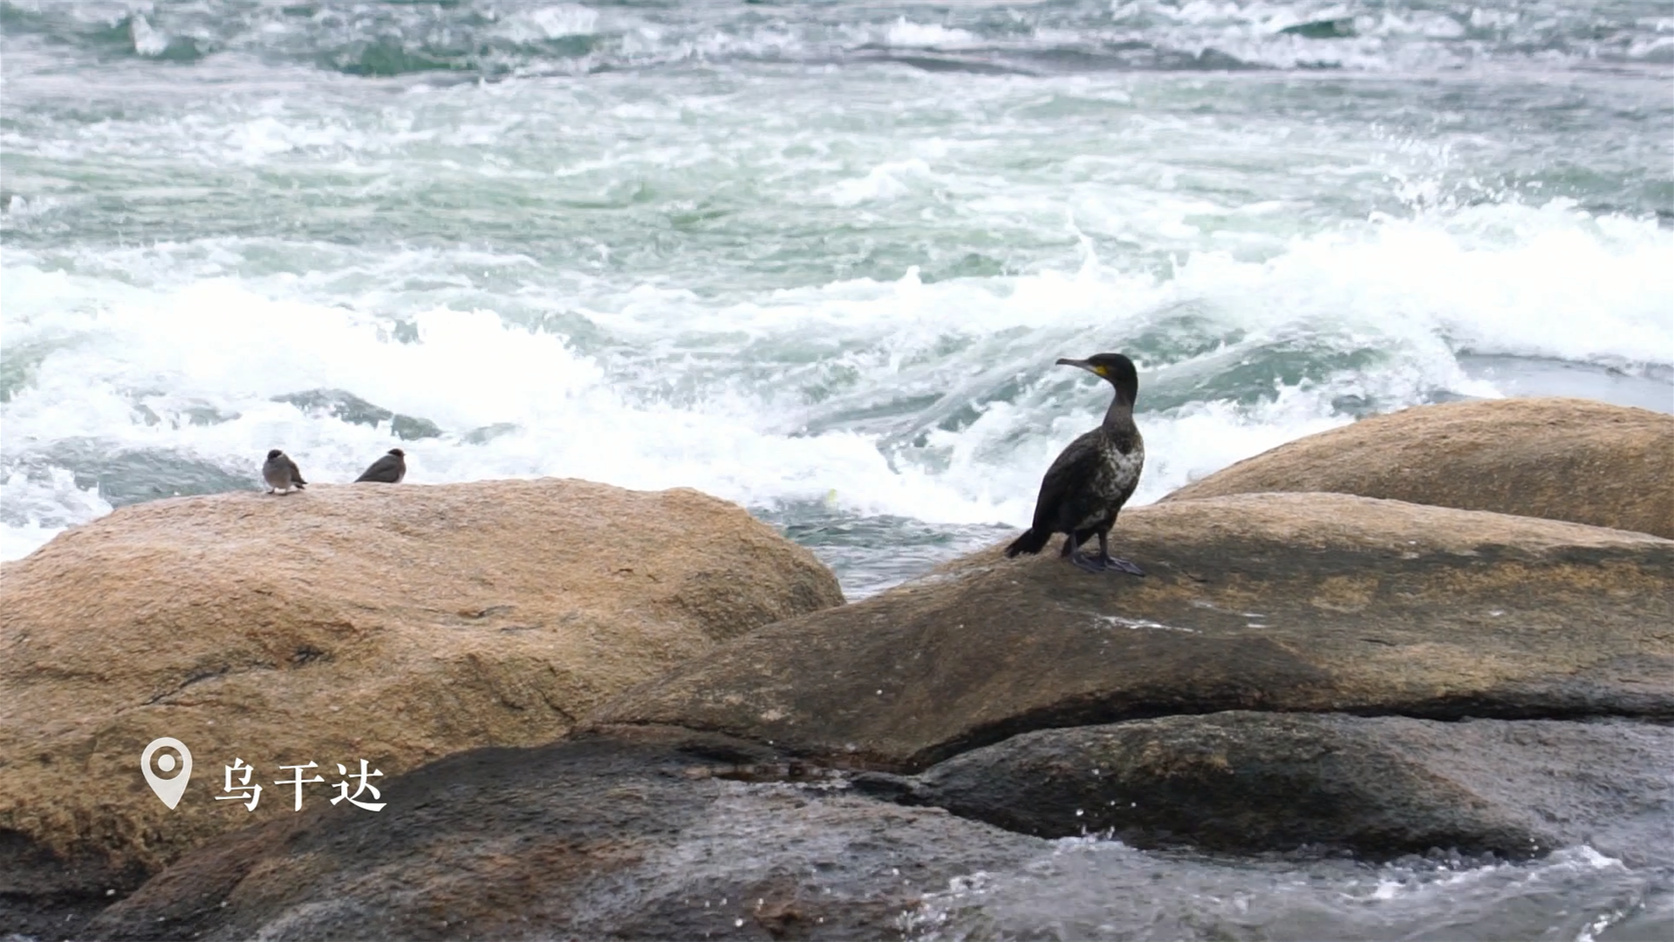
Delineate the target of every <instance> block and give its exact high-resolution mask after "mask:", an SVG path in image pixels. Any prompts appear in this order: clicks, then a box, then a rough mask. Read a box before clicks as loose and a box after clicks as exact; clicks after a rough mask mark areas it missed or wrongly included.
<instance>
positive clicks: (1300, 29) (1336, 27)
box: [1279, 16, 1356, 39]
mask: <svg viewBox="0 0 1674 942" xmlns="http://www.w3.org/2000/svg"><path fill="white" fill-rule="evenodd" d="M1279 35H1281V36H1301V37H1302V38H1303V39H1348V38H1350V37H1353V36H1354V35H1356V33H1355V29H1354V17H1352V16H1345V17H1340V18H1338V19H1334V20H1313V21H1311V22H1307V23H1297V24H1296V25H1294V26H1286V27H1285V28H1284V29H1281V30H1279Z"/></svg>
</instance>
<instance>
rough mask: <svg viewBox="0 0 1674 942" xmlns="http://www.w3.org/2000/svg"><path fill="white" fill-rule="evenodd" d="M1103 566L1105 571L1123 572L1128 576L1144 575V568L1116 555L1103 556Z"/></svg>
mask: <svg viewBox="0 0 1674 942" xmlns="http://www.w3.org/2000/svg"><path fill="white" fill-rule="evenodd" d="M1104 568H1105V571H1106V572H1125V573H1127V574H1128V575H1130V576H1143V575H1145V570H1143V569H1141V568H1139V567H1138V566H1135V565H1134V564H1133V563H1130V562H1128V561H1127V560H1125V559H1121V558H1119V557H1116V556H1106V557H1105V558H1104Z"/></svg>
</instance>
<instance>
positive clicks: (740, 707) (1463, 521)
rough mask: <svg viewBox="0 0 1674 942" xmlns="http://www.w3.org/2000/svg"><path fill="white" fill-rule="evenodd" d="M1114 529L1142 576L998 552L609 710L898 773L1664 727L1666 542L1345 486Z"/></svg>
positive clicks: (1669, 671) (1673, 571) (722, 659)
mask: <svg viewBox="0 0 1674 942" xmlns="http://www.w3.org/2000/svg"><path fill="white" fill-rule="evenodd" d="M1114 538H1115V548H1116V549H1117V551H1119V552H1120V553H1121V554H1122V555H1124V556H1127V557H1129V558H1131V559H1133V560H1134V561H1136V562H1137V563H1139V564H1140V565H1141V566H1143V567H1145V569H1146V571H1147V572H1148V573H1149V575H1148V576H1147V577H1145V578H1136V577H1133V576H1127V575H1121V574H1100V575H1089V574H1087V573H1085V572H1082V571H1081V570H1079V569H1076V568H1075V567H1073V566H1069V565H1067V564H1066V563H1064V562H1063V560H1061V559H1059V558H1057V556H1056V554H1055V553H1049V554H1043V555H1042V556H1038V557H1025V558H1019V559H1014V560H1007V559H1004V558H1002V557H1001V555H1000V552H999V549H998V548H997V547H996V548H994V549H991V550H988V551H985V552H981V553H977V554H973V555H972V556H969V557H966V558H964V559H962V560H960V561H957V562H956V563H954V564H951V565H950V566H948V567H946V568H944V569H943V570H942V571H940V572H938V573H936V574H933V575H932V576H930V577H927V578H924V579H921V580H918V581H917V582H914V583H909V584H907V585H903V586H900V587H898V588H896V589H893V590H890V591H888V592H885V593H882V594H880V595H878V596H875V597H873V598H870V599H867V600H866V601H863V602H859V603H856V604H852V605H847V606H844V607H842V608H838V609H832V610H828V611H824V612H817V613H814V614H811V615H805V616H801V617H798V618H793V619H789V620H787V621H783V622H780V623H778V624H775V625H771V626H768V627H767V628H764V629H761V630H760V631H757V632H754V633H752V634H750V635H749V636H747V637H744V638H740V639H737V640H735V641H733V642H730V643H728V644H726V645H723V646H721V647H718V648H716V649H715V650H713V651H711V652H710V653H708V654H706V655H704V656H703V657H701V658H698V659H696V660H694V661H692V662H691V663H688V664H686V665H683V666H681V667H678V668H676V669H675V670H673V671H671V672H670V673H669V674H667V675H665V676H663V677H661V678H658V679H656V680H654V681H651V682H649V683H647V684H646V685H643V686H641V687H639V688H637V689H635V690H632V691H629V692H628V693H626V694H624V695H622V696H621V697H620V698H618V699H616V700H615V701H613V702H611V703H610V704H607V705H606V706H604V707H603V708H601V710H600V711H599V712H598V713H597V714H596V715H595V716H596V719H597V720H598V721H599V722H609V723H647V724H670V725H683V726H687V727H690V728H694V729H701V730H709V731H716V732H723V733H727V734H730V735H735V736H740V737H745V738H750V739H756V740H760V741H767V742H773V743H775V744H777V745H779V746H781V747H783V748H786V749H789V750H792V751H794V752H796V753H798V754H800V755H804V756H810V757H816V758H818V759H819V760H821V761H826V762H832V763H839V764H847V765H855V766H865V767H871V768H876V769H882V770H886V771H897V772H899V771H917V770H920V769H923V768H924V767H926V766H928V765H930V764H932V763H935V762H938V761H941V760H942V759H945V758H948V757H949V756H952V755H955V754H957V753H960V752H963V751H966V750H969V749H973V748H976V747H979V746H984V745H988V744H990V743H994V742H998V741H1000V740H1002V739H1005V738H1007V737H1009V736H1013V735H1016V734H1018V733H1023V732H1028V731H1030V730H1035V729H1042V728H1048V727H1059V726H1078V725H1090V724H1100V723H1111V722H1116V721H1120V720H1127V719H1139V718H1146V717H1156V716H1163V715H1169V714H1197V713H1212V712H1217V711H1223V710H1265V711H1290V712H1318V713H1331V712H1345V713H1355V714H1362V715H1369V714H1399V715H1405V716H1413V717H1427V718H1432V719H1456V718H1462V717H1497V718H1505V719H1513V718H1583V717H1610V716H1615V717H1650V718H1658V719H1667V718H1670V717H1674V631H1670V629H1669V626H1670V625H1671V624H1674V541H1669V540H1664V539H1660V538H1658V537H1654V536H1649V535H1646V534H1642V533H1631V532H1627V531H1622V530H1607V529H1603V528H1598V527H1588V526H1582V525H1579V524H1573V523H1563V522H1557V521H1552V520H1540V519H1536V518H1532V517H1514V516H1509V515H1505V514H1495V513H1484V512H1480V511H1468V510H1454V509H1451V508H1443V507H1431V506H1423V505H1418V504H1408V503H1402V502H1398V501H1389V500H1376V499H1372V498H1366V497H1354V496H1348V495H1341V494H1247V495H1235V496H1230V497H1220V498H1212V499H1205V500H1192V501H1170V502H1168V503H1164V504H1158V505H1153V506H1150V507H1142V508H1137V509H1135V510H1133V511H1130V512H1128V513H1125V514H1124V515H1123V517H1122V519H1121V521H1120V522H1119V523H1118V525H1117V529H1116V532H1115V534H1114ZM1054 548H1055V545H1054Z"/></svg>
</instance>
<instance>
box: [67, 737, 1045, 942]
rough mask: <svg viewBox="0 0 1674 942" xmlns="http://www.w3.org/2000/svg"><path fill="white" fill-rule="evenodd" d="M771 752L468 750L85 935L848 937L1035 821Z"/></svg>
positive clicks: (1013, 855) (745, 748)
mask: <svg viewBox="0 0 1674 942" xmlns="http://www.w3.org/2000/svg"><path fill="white" fill-rule="evenodd" d="M787 768H789V766H788V764H787V760H786V757H784V756H783V755H782V754H780V753H778V752H776V751H775V750H773V749H771V748H770V747H766V746H763V745H759V744H753V743H746V742H740V741H737V740H730V739H726V738H724V737H718V736H710V735H700V734H692V733H689V732H686V731H681V730H668V729H651V728H638V729H631V730H623V731H619V734H618V733H611V734H603V735H594V736H589V737H584V738H581V739H577V740H573V741H567V742H561V743H557V744H554V745H551V746H544V747H539V748H534V749H483V750H477V751H474V752H469V753H464V754H460V755H456V756H452V757H449V758H447V759H443V760H441V761H439V762H436V763H433V764H431V765H428V766H425V767H423V768H420V769H417V770H415V771H414V772H412V773H410V774H408V775H406V776H403V777H401V778H398V779H395V780H393V781H390V782H388V783H387V785H386V786H385V788H384V798H385V800H386V801H387V802H388V803H389V804H388V805H387V806H386V808H385V809H384V811H382V812H378V813H369V812H365V811H360V810H357V809H354V808H350V807H349V806H348V805H347V804H343V805H342V806H341V807H339V808H332V807H330V806H329V805H325V804H324V803H323V802H322V803H320V806H319V807H318V808H317V809H315V808H310V809H308V810H306V811H305V812H304V813H303V814H301V815H299V816H297V817H296V818H295V819H293V820H284V819H281V820H279V821H275V822H271V823H270V824H267V825H264V826H259V827H256V828H252V829H249V830H245V831H240V832H236V833H233V834H229V835H225V836H223V837H221V838H219V839H217V840H216V841H214V842H212V843H210V844H208V845H207V846H205V847H203V848H200V849H199V850H197V851H194V852H193V853H191V854H188V855H187V856H185V857H184V858H182V859H181V860H180V861H178V862H177V863H176V864H174V865H173V866H172V867H170V868H169V869H167V870H165V871H163V872H162V873H161V874H159V875H158V876H157V877H155V878H154V879H152V880H151V881H150V882H149V883H147V884H146V885H144V886H143V887H141V888H140V889H139V891H138V892H136V893H134V894H133V895H132V896H130V897H129V898H127V899H125V900H123V901H122V902H120V903H117V904H116V905H114V906H112V907H111V908H110V909H109V910H107V911H106V912H104V913H103V914H102V915H101V916H100V917H99V918H98V919H97V920H96V921H94V922H93V923H92V924H91V925H90V926H89V927H88V928H87V930H86V931H85V932H84V936H85V937H86V938H89V939H178V938H201V939H207V940H213V939H246V938H252V937H257V936H260V937H261V938H264V939H273V940H283V939H319V938H361V939H444V938H448V939H451V938H460V939H463V938H494V939H513V938H516V939H524V938H541V939H546V938H553V937H555V936H556V937H562V938H571V937H575V938H607V937H608V938H631V939H641V938H678V939H702V938H710V939H729V938H732V939H742V938H749V939H768V938H795V939H853V938H883V937H891V936H894V935H896V934H897V925H898V920H899V919H900V918H901V917H902V915H903V914H904V913H910V912H912V911H913V910H914V909H915V908H916V907H917V906H918V905H919V902H920V899H921V896H922V894H924V893H927V892H932V891H935V890H940V889H944V888H945V887H946V886H947V884H948V881H949V880H950V879H953V878H954V877H959V876H963V875H965V874H968V873H971V872H973V871H976V870H982V869H985V868H986V869H993V868H997V867H1012V866H1016V865H1017V864H1018V863H1019V862H1020V861H1023V860H1026V859H1029V858H1031V857H1033V856H1035V855H1038V854H1040V853H1041V852H1042V851H1043V850H1044V849H1045V848H1046V846H1047V845H1046V844H1045V843H1044V842H1043V841H1041V840H1039V839H1038V838H1031V837H1025V836H1021V835H1016V834H1011V833H1008V832H1005V831H1001V830H998V829H996V828H993V827H990V826H988V825H986V824H982V823H979V822H974V821H968V820H965V819H962V818H958V817H954V816H952V815H949V814H947V813H945V812H943V811H941V810H940V809H929V808H901V807H897V806H893V805H888V804H883V803H880V802H875V801H871V800H868V799H866V798H862V797H856V796H853V795H850V794H847V793H846V792H845V791H843V790H840V789H835V788H832V787H830V786H829V785H824V784H814V785H808V786H799V785H791V784H773V785H760V784H749V783H748V781H749V780H750V779H753V778H758V777H762V776H763V775H764V774H765V775H766V776H767V777H772V776H773V775H778V774H782V773H783V772H784V771H785V770H786V769H787Z"/></svg>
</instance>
